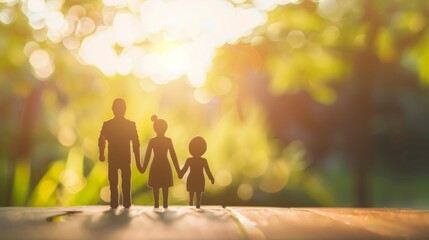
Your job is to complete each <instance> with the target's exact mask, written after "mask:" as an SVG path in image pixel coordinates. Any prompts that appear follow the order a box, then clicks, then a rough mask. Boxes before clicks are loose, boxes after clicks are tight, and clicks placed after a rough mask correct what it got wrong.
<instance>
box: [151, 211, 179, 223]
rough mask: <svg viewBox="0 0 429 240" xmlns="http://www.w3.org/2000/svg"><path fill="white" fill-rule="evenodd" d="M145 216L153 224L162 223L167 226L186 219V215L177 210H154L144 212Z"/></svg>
mask: <svg viewBox="0 0 429 240" xmlns="http://www.w3.org/2000/svg"><path fill="white" fill-rule="evenodd" d="M143 215H144V216H145V217H147V218H149V219H150V220H151V221H153V222H162V223H163V224H165V225H170V224H172V223H174V222H176V221H178V220H179V219H181V218H183V217H185V213H179V212H178V211H175V210H163V211H162V210H153V211H149V212H144V213H143Z"/></svg>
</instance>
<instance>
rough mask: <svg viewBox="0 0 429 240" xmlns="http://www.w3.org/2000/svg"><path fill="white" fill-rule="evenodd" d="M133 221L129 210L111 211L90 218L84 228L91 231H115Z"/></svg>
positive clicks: (85, 222)
mask: <svg viewBox="0 0 429 240" xmlns="http://www.w3.org/2000/svg"><path fill="white" fill-rule="evenodd" d="M130 221H131V216H130V210H129V209H125V208H123V209H109V210H106V211H104V212H102V213H101V214H98V215H94V216H89V217H88V218H87V219H86V221H84V226H85V227H86V228H88V229H89V230H90V231H114V230H116V229H119V228H121V227H124V226H126V225H127V224H129V223H130Z"/></svg>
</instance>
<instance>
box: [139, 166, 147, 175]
mask: <svg viewBox="0 0 429 240" xmlns="http://www.w3.org/2000/svg"><path fill="white" fill-rule="evenodd" d="M138 169H139V172H140V173H141V174H143V173H144V172H146V168H143V167H142V166H139V167H138Z"/></svg>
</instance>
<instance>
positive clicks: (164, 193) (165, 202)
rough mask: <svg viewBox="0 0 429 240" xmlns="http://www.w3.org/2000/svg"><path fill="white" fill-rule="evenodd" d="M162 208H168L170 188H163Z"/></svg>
mask: <svg viewBox="0 0 429 240" xmlns="http://www.w3.org/2000/svg"><path fill="white" fill-rule="evenodd" d="M162 202H163V204H162V206H163V207H164V208H168V187H165V188H162Z"/></svg>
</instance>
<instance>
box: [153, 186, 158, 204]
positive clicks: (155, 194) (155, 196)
mask: <svg viewBox="0 0 429 240" xmlns="http://www.w3.org/2000/svg"><path fill="white" fill-rule="evenodd" d="M152 193H153V204H154V207H155V208H159V188H152Z"/></svg>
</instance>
